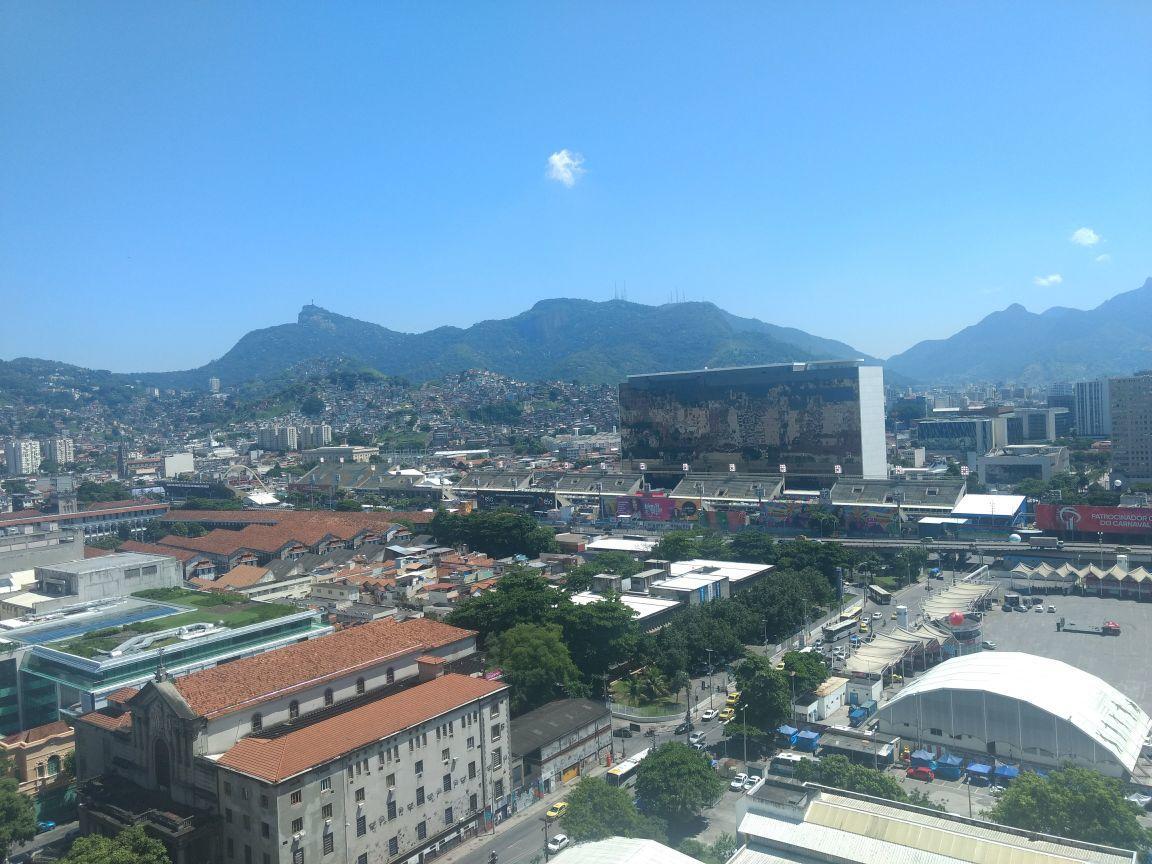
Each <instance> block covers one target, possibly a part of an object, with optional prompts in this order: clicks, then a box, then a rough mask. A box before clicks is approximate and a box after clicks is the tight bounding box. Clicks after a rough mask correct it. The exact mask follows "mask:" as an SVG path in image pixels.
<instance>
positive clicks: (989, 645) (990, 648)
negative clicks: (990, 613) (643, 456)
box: [980, 639, 996, 651]
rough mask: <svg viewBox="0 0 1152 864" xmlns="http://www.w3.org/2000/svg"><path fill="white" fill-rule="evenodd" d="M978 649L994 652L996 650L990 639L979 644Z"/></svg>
mask: <svg viewBox="0 0 1152 864" xmlns="http://www.w3.org/2000/svg"><path fill="white" fill-rule="evenodd" d="M980 647H981V648H983V649H984V650H985V651H995V650H996V643H995V642H993V641H991V640H990V639H985V640H984V641H983V642H981V643H980Z"/></svg>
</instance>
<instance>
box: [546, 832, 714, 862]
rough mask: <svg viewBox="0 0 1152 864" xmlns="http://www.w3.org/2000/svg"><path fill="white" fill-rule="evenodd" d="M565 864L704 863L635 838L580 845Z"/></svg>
mask: <svg viewBox="0 0 1152 864" xmlns="http://www.w3.org/2000/svg"><path fill="white" fill-rule="evenodd" d="M564 864H700V862H699V861H697V860H696V859H695V858H692V857H690V856H688V855H685V854H684V853H683V852H677V851H676V850H675V849H671V848H669V847H668V846H665V845H664V844H663V843H657V842H656V841H655V840H640V839H638V838H633V837H609V838H608V839H607V840H597V841H595V842H593V843H579V844H577V845H576V846H571V847H569V848H568V850H567V851H566V852H565V853H564Z"/></svg>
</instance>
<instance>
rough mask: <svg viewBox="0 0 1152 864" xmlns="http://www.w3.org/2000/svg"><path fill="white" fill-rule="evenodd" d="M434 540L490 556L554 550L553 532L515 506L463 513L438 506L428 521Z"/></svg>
mask: <svg viewBox="0 0 1152 864" xmlns="http://www.w3.org/2000/svg"><path fill="white" fill-rule="evenodd" d="M429 529H430V530H431V531H432V536H433V537H435V538H436V542H437V543H440V544H442V545H444V546H458V545H461V544H464V545H466V546H468V548H470V549H479V550H481V551H482V552H485V553H486V554H488V555H491V556H492V557H493V558H507V557H508V556H510V555H525V556H527V557H529V558H535V557H536V556H537V555H539V554H540V553H541V552H555V551H556V549H557V546H556V535H555V533H554V532H553V531H552V530H551V529H548V528H544V527H542V526H541V525H539V524H537V522H536V520H535V519H533V518H532V517H531V516H529V515H528V514H526V513H520V512H518V511H515V510H478V511H476V512H473V513H469V514H467V515H463V516H462V515H459V514H456V513H448V512H447V511H445V510H440V511H439V512H437V514H436V515H435V516H434V517H433V518H432V521H431V523H429Z"/></svg>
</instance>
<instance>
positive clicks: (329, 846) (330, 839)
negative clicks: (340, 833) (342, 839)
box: [324, 831, 336, 855]
mask: <svg viewBox="0 0 1152 864" xmlns="http://www.w3.org/2000/svg"><path fill="white" fill-rule="evenodd" d="M335 848H336V838H335V837H334V836H333V834H332V832H331V831H329V832H328V833H327V834H325V835H324V854H325V855H331V854H332V850H333V849H335Z"/></svg>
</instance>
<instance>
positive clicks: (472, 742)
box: [468, 738, 476, 750]
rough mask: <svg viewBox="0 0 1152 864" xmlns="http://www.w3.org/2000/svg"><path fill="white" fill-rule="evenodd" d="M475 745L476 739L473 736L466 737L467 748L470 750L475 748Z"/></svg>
mask: <svg viewBox="0 0 1152 864" xmlns="http://www.w3.org/2000/svg"><path fill="white" fill-rule="evenodd" d="M475 746H476V739H475V738H469V739H468V749H469V750H472V749H473V748H475Z"/></svg>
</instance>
